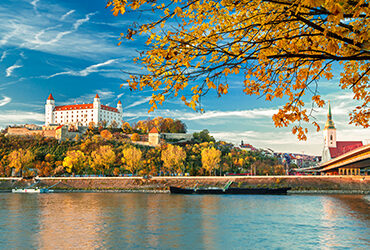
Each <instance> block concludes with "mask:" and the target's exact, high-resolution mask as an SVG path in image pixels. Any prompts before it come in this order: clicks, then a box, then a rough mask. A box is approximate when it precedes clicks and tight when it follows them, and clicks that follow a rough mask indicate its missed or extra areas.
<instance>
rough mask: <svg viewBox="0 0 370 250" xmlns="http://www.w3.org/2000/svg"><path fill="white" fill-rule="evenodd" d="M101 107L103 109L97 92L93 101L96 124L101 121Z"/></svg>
mask: <svg viewBox="0 0 370 250" xmlns="http://www.w3.org/2000/svg"><path fill="white" fill-rule="evenodd" d="M100 109H101V103H100V97H99V95H98V94H96V96H95V98H94V102H93V114H94V115H93V122H94V123H95V126H98V123H99V121H100V120H99V117H100Z"/></svg>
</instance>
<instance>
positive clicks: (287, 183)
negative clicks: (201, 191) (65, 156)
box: [0, 176, 370, 191]
mask: <svg viewBox="0 0 370 250" xmlns="http://www.w3.org/2000/svg"><path fill="white" fill-rule="evenodd" d="M38 179H39V180H40V183H39V184H38V186H39V187H42V186H43V187H48V186H51V185H54V184H57V183H59V182H60V183H59V184H58V185H57V186H55V187H53V189H55V190H141V191H145V190H148V191H153V190H157V191H165V190H168V189H169V186H177V187H184V188H189V187H194V186H195V185H197V186H198V187H201V186H218V187H223V186H224V185H225V184H226V183H227V182H228V181H233V184H232V186H233V187H238V186H239V187H291V188H292V190H296V191H305V190H308V191H309V190H311V191H317V190H347V191H349V190H358V191H370V176H237V177H234V176H232V177H230V176H220V177H215V176H194V177H191V176H187V177H166V176H164V177H152V178H149V179H146V178H142V177H40V178H38ZM34 182H35V180H22V179H20V178H0V189H2V190H10V189H11V188H14V187H18V188H22V187H27V186H29V185H31V184H32V183H34Z"/></svg>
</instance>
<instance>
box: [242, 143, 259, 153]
mask: <svg viewBox="0 0 370 250" xmlns="http://www.w3.org/2000/svg"><path fill="white" fill-rule="evenodd" d="M240 147H241V148H249V149H250V150H253V151H256V150H257V149H256V148H255V147H253V146H252V145H251V144H241V145H240Z"/></svg>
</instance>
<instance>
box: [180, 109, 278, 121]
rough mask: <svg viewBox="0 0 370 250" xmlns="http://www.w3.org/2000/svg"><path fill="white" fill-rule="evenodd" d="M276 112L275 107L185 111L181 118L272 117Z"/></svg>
mask: <svg viewBox="0 0 370 250" xmlns="http://www.w3.org/2000/svg"><path fill="white" fill-rule="evenodd" d="M276 112H277V109H251V110H239V111H208V112H205V113H203V114H199V113H187V114H186V115H185V116H183V117H181V118H180V119H182V120H203V119H211V118H222V117H223V118H225V117H241V118H261V117H272V115H273V114H275V113H276Z"/></svg>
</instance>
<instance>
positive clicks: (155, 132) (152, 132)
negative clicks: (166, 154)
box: [149, 127, 159, 134]
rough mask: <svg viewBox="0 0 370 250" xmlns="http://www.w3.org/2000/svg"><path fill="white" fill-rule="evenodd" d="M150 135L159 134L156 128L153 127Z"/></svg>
mask: <svg viewBox="0 0 370 250" xmlns="http://www.w3.org/2000/svg"><path fill="white" fill-rule="evenodd" d="M149 134H159V132H158V130H157V128H156V127H153V128H152V129H151V130H150V131H149Z"/></svg>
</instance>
